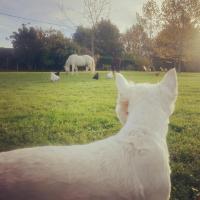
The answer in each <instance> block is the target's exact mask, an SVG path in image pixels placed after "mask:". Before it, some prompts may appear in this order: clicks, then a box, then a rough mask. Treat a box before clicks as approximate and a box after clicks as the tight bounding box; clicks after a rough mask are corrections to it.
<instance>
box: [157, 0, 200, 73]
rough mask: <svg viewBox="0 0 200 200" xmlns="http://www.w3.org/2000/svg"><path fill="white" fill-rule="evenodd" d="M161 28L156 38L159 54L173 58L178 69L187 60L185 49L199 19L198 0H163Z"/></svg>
mask: <svg viewBox="0 0 200 200" xmlns="http://www.w3.org/2000/svg"><path fill="white" fill-rule="evenodd" d="M161 14H162V24H163V27H162V28H163V30H162V31H161V32H160V34H159V35H158V38H157V48H158V51H159V53H160V55H161V56H163V57H167V56H170V57H172V58H174V59H175V61H176V63H177V68H178V71H181V68H182V65H183V63H185V62H186V61H187V55H186V49H187V48H188V47H189V45H190V44H191V43H192V41H193V40H194V35H195V32H196V31H198V26H199V20H200V0H164V1H163V3H162V12H161Z"/></svg>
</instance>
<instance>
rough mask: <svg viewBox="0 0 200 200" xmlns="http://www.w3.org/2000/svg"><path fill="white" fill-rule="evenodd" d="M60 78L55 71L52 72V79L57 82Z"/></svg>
mask: <svg viewBox="0 0 200 200" xmlns="http://www.w3.org/2000/svg"><path fill="white" fill-rule="evenodd" d="M58 80H60V76H57V75H56V74H55V73H54V72H51V81H53V82H55V81H58Z"/></svg>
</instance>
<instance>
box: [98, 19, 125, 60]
mask: <svg viewBox="0 0 200 200" xmlns="http://www.w3.org/2000/svg"><path fill="white" fill-rule="evenodd" d="M95 43H96V52H97V53H98V54H100V55H107V56H109V55H113V53H115V54H118V55H121V53H122V50H123V47H122V43H121V41H120V32H119V29H118V28H117V26H115V25H114V24H112V23H111V21H110V20H101V21H100V22H99V23H98V24H97V26H96V41H95Z"/></svg>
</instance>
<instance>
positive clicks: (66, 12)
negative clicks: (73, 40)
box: [0, 0, 145, 47]
mask: <svg viewBox="0 0 200 200" xmlns="http://www.w3.org/2000/svg"><path fill="white" fill-rule="evenodd" d="M144 2H145V0H110V11H109V16H108V17H109V19H110V20H111V22H112V23H113V24H115V25H117V27H118V28H119V30H120V32H125V31H126V30H127V29H128V28H129V27H131V25H133V24H135V23H136V12H139V13H141V11H142V5H143V3H144ZM84 13H85V12H84V5H83V0H0V47H12V44H11V42H10V40H9V39H8V38H9V36H10V35H11V34H12V32H14V31H17V29H18V28H19V27H20V26H21V24H22V23H24V24H27V25H28V26H34V27H35V26H37V27H42V28H43V29H49V28H55V29H57V30H60V31H62V32H63V33H64V35H65V36H67V37H71V36H72V34H73V33H74V32H75V30H76V27H77V26H78V25H83V26H88V25H89V24H88V21H87V20H86V18H85V17H84V16H85V14H84Z"/></svg>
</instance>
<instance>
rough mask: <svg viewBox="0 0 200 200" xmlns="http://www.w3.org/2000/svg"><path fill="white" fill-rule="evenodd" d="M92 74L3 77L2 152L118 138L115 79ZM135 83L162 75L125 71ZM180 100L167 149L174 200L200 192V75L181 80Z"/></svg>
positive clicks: (0, 77)
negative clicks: (53, 79)
mask: <svg viewBox="0 0 200 200" xmlns="http://www.w3.org/2000/svg"><path fill="white" fill-rule="evenodd" d="M105 74H106V73H105V72H100V80H93V79H92V78H91V77H92V75H91V74H89V73H88V74H87V73H79V74H78V75H74V76H72V75H66V74H64V73H62V74H61V80H60V81H59V82H57V83H51V82H50V81H49V79H50V74H49V73H25V72H24V73H3V72H2V73H0V151H5V150H10V149H15V148H21V147H29V146H38V145H50V144H62V145H63V144H74V143H81V144H82V143H87V142H91V141H94V140H98V139H101V138H104V137H107V136H109V135H112V134H114V133H116V132H117V131H118V130H119V129H120V127H121V125H120V123H119V121H118V119H117V117H116V114H115V102H116V96H117V94H116V88H115V83H114V80H108V79H105ZM123 74H124V75H125V76H126V77H127V78H128V79H129V80H133V81H135V82H157V81H158V80H160V79H161V77H162V75H160V76H155V74H154V73H144V72H124V73H123ZM178 81H179V97H178V101H177V104H176V110H175V113H174V114H173V116H172V117H171V120H170V121H171V122H170V129H169V134H168V144H169V149H170V156H171V167H172V197H171V199H173V200H193V199H196V196H197V195H198V194H199V193H200V74H197V73H196V74H195V73H182V74H180V75H179V77H178Z"/></svg>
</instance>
